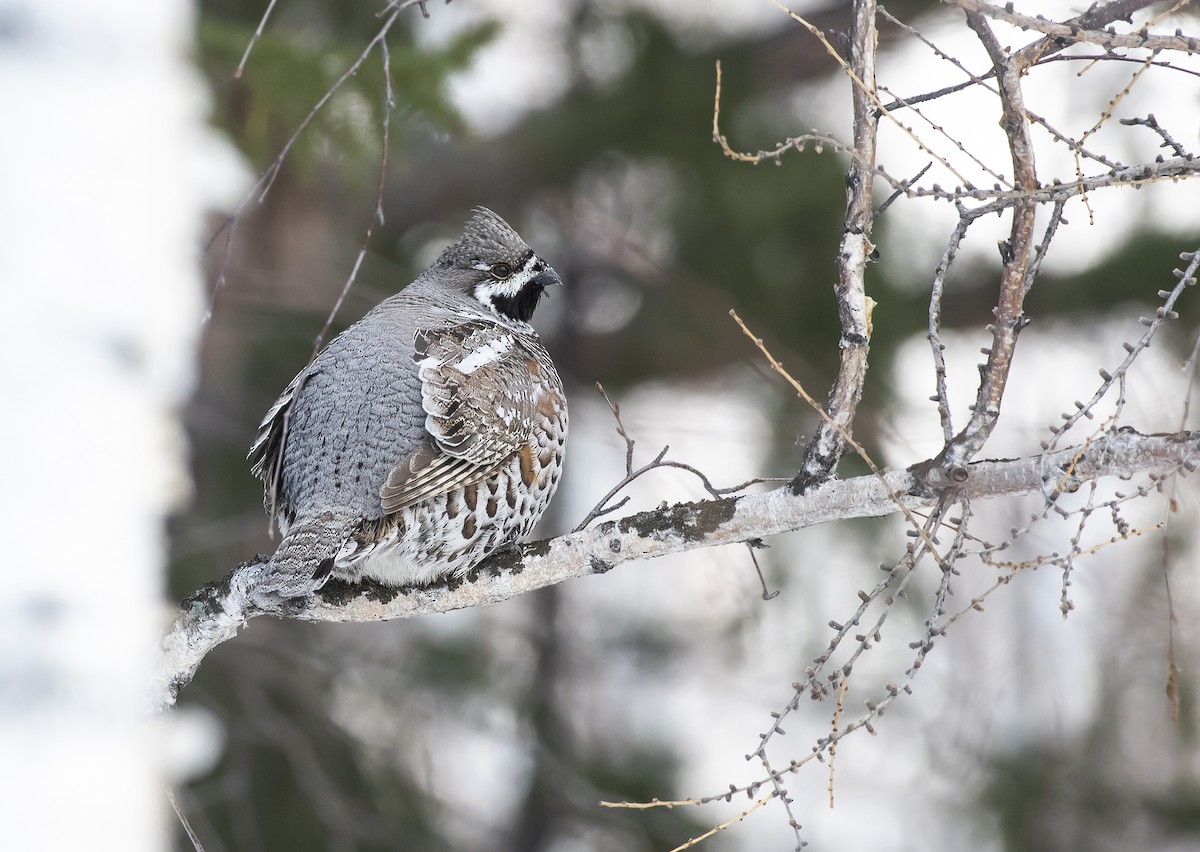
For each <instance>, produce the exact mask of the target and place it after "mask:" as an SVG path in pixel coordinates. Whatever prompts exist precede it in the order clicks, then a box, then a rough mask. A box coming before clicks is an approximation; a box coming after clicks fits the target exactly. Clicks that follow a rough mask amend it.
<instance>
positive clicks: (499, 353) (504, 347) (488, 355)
mask: <svg viewBox="0 0 1200 852" xmlns="http://www.w3.org/2000/svg"><path fill="white" fill-rule="evenodd" d="M512 348H513V338H512V335H511V334H505V335H503V336H501V337H497V338H496V339H495V340H492V341H490V342H489V343H488V344H487V345H486V346H483V347H481V348H480V349H476V350H475V351H474V352H472V353H471V354H470V355H468V356H467V357H466V358H463V359H462V360H461V361H459V362H458V363H457V364H455V365H454V369H456V370H458V371H459V372H460V373H462V374H463V375H464V376H469V375H471V374H472V373H474V372H475V371H476V370H478V369H479V368H480V367H486V366H487V365H488V364H494V363H496V362H497V361H499V360H500V358H501V357H503V356H504V354H505V353H507V352H511V351H512Z"/></svg>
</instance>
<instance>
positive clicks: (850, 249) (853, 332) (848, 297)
mask: <svg viewBox="0 0 1200 852" xmlns="http://www.w3.org/2000/svg"><path fill="white" fill-rule="evenodd" d="M875 15H876V11H875V3H874V2H873V0H864V2H858V3H855V4H854V22H853V24H852V26H851V31H850V63H849V64H850V68H849V71H850V76H851V80H852V91H851V98H852V102H853V105H854V156H853V157H852V158H851V159H850V166H849V170H848V171H847V172H846V216H845V220H844V222H843V225H842V242H841V246H840V247H839V249H838V280H837V285H836V292H837V303H838V317H839V319H840V320H841V325H842V334H841V338H840V339H839V341H838V346H839V347H840V349H841V360H840V364H839V367H838V374H837V377H836V378H835V379H834V382H833V386H832V387H831V388H830V390H829V405H828V406H827V409H826V410H827V413H828V414H829V419H828V420H823V421H822V422H821V424H820V426H819V428H818V430H817V434H816V435H815V436H814V437H813V439H812V440H811V441H810V442H809V443H808V446H807V447H805V449H804V460H803V462H802V463H801V465H800V470H799V471H798V472H797V473H796V477H795V479H793V480H792V484H791V489H792V493H793V494H802V493H804V492H805V491H807V490H808V489H810V488H812V487H813V486H815V485H817V484H818V483H821V482H823V481H825V480H826V479H828V478H829V476H830V475H832V473H833V470H834V468H835V467H836V466H837V463H838V459H839V458H841V455H842V452H843V450H844V449H845V446H846V442H845V438H844V437H843V436H844V435H849V434H851V430H852V429H853V426H854V415H855V413H856V412H857V411H858V403H859V401H860V400H861V399H862V391H863V384H864V383H865V382H866V378H867V354H868V352H869V350H870V348H871V307H870V302H869V300H868V299H867V295H866V287H865V284H864V278H865V276H866V269H867V262H868V260H870V259H871V258H872V256H873V255H874V252H875V247H874V245H872V244H871V227H872V225H873V223H874V211H873V208H872V204H873V190H874V186H875V184H874V176H875V146H876V136H877V132H878V124H879V113H878V112H877V111H876V108H875V105H876V102H877V99H876V97H875V46H876V41H877V40H878V31H877V30H876V24H875Z"/></svg>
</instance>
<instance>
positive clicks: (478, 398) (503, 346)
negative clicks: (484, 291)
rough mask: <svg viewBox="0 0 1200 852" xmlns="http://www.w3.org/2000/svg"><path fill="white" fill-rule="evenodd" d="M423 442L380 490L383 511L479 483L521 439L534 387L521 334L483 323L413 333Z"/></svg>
mask: <svg viewBox="0 0 1200 852" xmlns="http://www.w3.org/2000/svg"><path fill="white" fill-rule="evenodd" d="M415 349H416V353H415V355H414V356H413V357H414V358H415V359H416V360H417V362H418V365H419V367H418V369H419V371H420V377H421V405H422V407H423V408H424V409H425V413H426V418H425V429H426V431H427V432H428V433H429V434H428V438H427V440H426V441H425V442H424V443H423V444H422V445H421V446H420V447H419V448H418V449H417V451H416V452H415V453H413V454H412V455H411V456H410V457H408V458H406V459H404V460H403V461H401V462H400V463H399V464H397V465H396V466H395V467H394V468H392V470H391V472H390V473H389V474H388V477H387V481H386V482H384V484H383V487H382V488H380V490H379V497H380V501H381V502H382V504H383V511H384V512H385V513H386V514H392V513H393V512H398V511H400V510H401V509H403V508H405V507H406V506H411V505H413V504H414V503H419V502H421V501H423V500H428V499H430V498H431V497H436V496H437V495H439V494H446V493H448V492H450V491H455V490H457V489H459V488H465V487H467V486H468V485H472V484H474V483H477V482H481V481H483V480H485V479H487V478H488V477H490V476H492V475H494V474H495V473H497V472H498V471H499V470H500V469H501V468H503V467H504V465H506V464H507V463H508V462H509V460H510V459H512V457H513V456H514V455H515V454H516V453H517V451H518V450H519V449H520V448H521V446H522V445H523V444H524V443H525V442H526V441H528V439H529V434H530V430H531V428H532V423H533V402H532V395H533V382H532V380H531V374H530V367H529V359H530V358H532V357H534V356H533V355H532V353H530V352H529V351H528V350H527V349H526V348H525V346H524V345H523V344H522V341H521V335H520V334H518V333H516V332H513V331H511V330H509V329H506V328H504V327H503V326H499V325H496V324H495V323H490V322H469V323H463V324H461V325H456V326H453V327H450V328H444V329H435V330H428V331H420V332H418V333H417V335H416V340H415Z"/></svg>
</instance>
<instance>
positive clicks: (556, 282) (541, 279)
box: [531, 267, 563, 290]
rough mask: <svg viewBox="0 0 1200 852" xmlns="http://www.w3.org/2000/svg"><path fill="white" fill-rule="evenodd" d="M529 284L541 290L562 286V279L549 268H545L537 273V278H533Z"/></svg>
mask: <svg viewBox="0 0 1200 852" xmlns="http://www.w3.org/2000/svg"><path fill="white" fill-rule="evenodd" d="M531 283H532V284H535V285H537V286H538V287H541V288H542V289H543V290H545V289H547V288H549V287H561V286H562V285H563V282H562V279H561V278H559V277H558V273H557V272H555V271H554V270H553V269H551V268H550V267H546V269H545V270H544V271H542V272H540V273H538V276H537V278H534V279H533V281H532V282H531Z"/></svg>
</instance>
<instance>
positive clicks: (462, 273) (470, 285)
mask: <svg viewBox="0 0 1200 852" xmlns="http://www.w3.org/2000/svg"><path fill="white" fill-rule="evenodd" d="M435 266H440V267H443V268H445V269H449V270H453V271H454V272H456V273H458V275H457V276H456V277H457V278H459V280H460V281H462V282H463V285H464V286H465V288H466V290H467V292H468V295H469V296H470V297H471V298H474V299H475V300H476V301H478V302H479V303H480V305H482V306H483V308H484V310H486V311H488V312H490V313H493V314H496V315H497V316H499V317H500V318H501V319H503V320H505V321H508V322H518V323H525V324H527V323H528V322H529V320H530V319H531V318H532V317H533V312H534V310H535V309H536V308H537V305H538V300H539V299H541V297H542V293H543V292H545V290H546V288H547V287H550V286H552V285H555V284H562V279H561V278H559V277H558V273H557V272H555V271H554V270H553V269H551V268H550V266H549V265H548V264H547V263H546V261H544V260H542V259H541V258H540V257H538V256H537V255H536V254H534V251H533V249H531V248H530V247H529V246H528V245H527V244H526V243H525V241H524V240H523V239H521V235H520V234H518V233H517V232H516V231H514V230H513V229H512V227H511V226H510V225H509V224H508V223H507V222H505V221H504V220H503V219H501V218H500V217H499V216H497V215H496V214H495V213H493V212H492V211H491V210H488V209H487V208H486V207H477V208H475V213H474V215H473V216H471V218H470V220H468V221H467V225H466V228H465V229H464V230H463V235H462V236H461V237H459V238H458V239H457V240H456V241H455V242H453V243H451V244H450V245H449V246H447V247H446V249H445V250H444V251H443V252H442V253H441V254H440V255H439V256H438V259H437V261H436V263H435Z"/></svg>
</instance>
